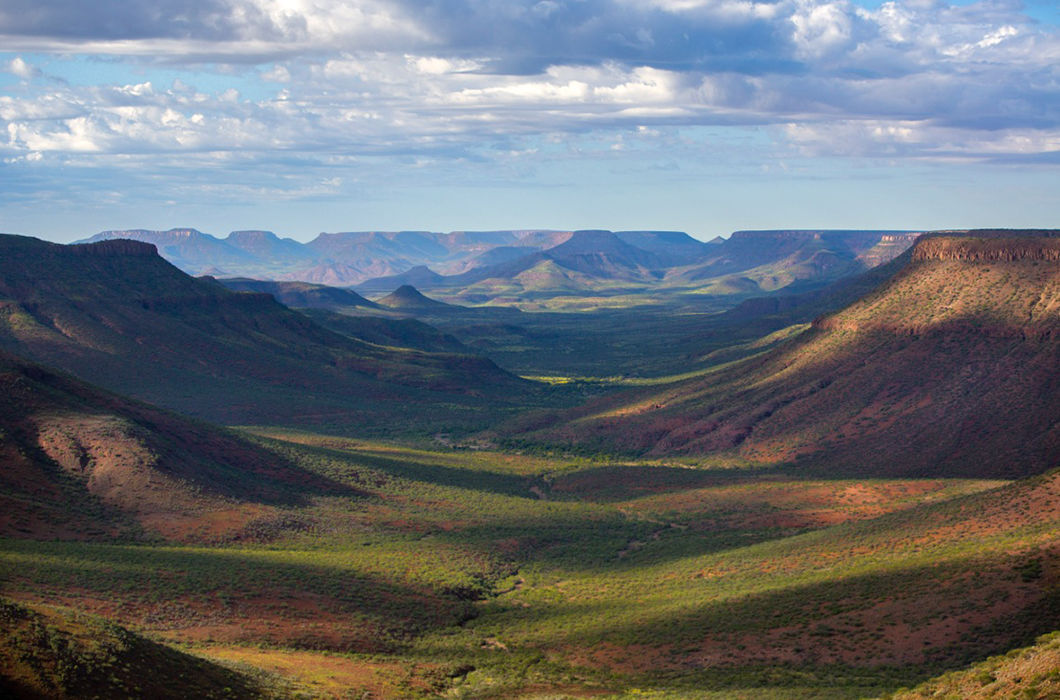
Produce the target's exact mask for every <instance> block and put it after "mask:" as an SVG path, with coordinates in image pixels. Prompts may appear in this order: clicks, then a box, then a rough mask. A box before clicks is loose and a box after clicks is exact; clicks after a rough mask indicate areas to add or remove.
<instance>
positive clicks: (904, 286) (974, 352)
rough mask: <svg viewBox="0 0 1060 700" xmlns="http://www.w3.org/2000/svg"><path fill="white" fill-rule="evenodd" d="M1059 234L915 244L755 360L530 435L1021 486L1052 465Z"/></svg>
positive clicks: (596, 408)
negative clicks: (842, 303) (878, 280)
mask: <svg viewBox="0 0 1060 700" xmlns="http://www.w3.org/2000/svg"><path fill="white" fill-rule="evenodd" d="M1058 263H1060V232H1019V231H1000V232H999V231H973V232H969V233H966V234H951V235H931V236H926V237H923V238H921V239H920V240H919V241H918V243H917V244H916V246H915V248H914V249H913V251H912V253H911V254H910V255H909V257H908V262H907V264H905V265H904V266H903V267H902V268H901V269H900V270H899V271H898V272H897V273H896V274H895V275H894V276H893V277H892V278H891V279H890V280H889V281H888V282H886V283H884V284H882V285H880V286H879V287H877V288H876V289H875V290H874V291H872V292H871V293H869V294H868V296H866V297H864V298H863V299H861V300H859V301H856V302H854V303H853V304H851V305H850V306H848V307H846V308H845V309H843V310H842V311H839V312H838V313H835V314H832V315H829V316H826V317H824V318H821V319H819V320H818V321H816V322H815V323H814V325H813V328H812V329H811V330H810V331H808V332H806V333H804V334H803V335H802V336H801V337H800V338H799V339H798V340H796V341H794V342H792V343H788V344H785V345H782V346H780V347H779V348H777V349H775V350H773V351H771V352H769V353H766V354H765V355H763V356H760V357H756V358H752V359H750V360H746V361H743V362H741V363H738V364H737V365H735V366H732V367H729V368H726V369H723V370H720V371H717V372H714V373H712V374H710V375H708V376H707V377H705V378H699V379H690V380H686V381H683V382H677V383H674V384H671V385H667V386H665V387H657V388H652V389H646V390H643V391H640V392H638V393H636V394H634V395H632V397H630V396H626V397H624V398H615V397H612V398H609V399H605V400H603V401H601V402H598V403H596V404H591V405H590V406H588V407H585V408H584V409H580V410H579V411H576V412H574V413H573V414H571V415H569V416H566V417H565V418H563V419H562V420H561V421H560V422H559V423H557V424H556V425H555V426H554V427H552V428H549V429H546V430H544V431H542V432H540V433H538V434H537V438H539V439H545V440H547V441H550V442H558V443H561V444H563V443H573V444H586V445H594V446H597V447H601V446H610V447H611V448H615V447H618V448H622V449H626V450H632V451H636V452H643V453H647V454H652V455H672V454H700V455H703V454H715V455H722V456H726V458H731V459H738V460H742V461H746V462H750V463H754V464H774V463H788V462H794V463H795V464H797V465H799V466H801V467H803V468H807V469H820V470H825V471H828V472H830V473H844V474H860V475H873V476H897V475H903V476H913V475H916V476H927V475H930V476H943V475H945V476H977V477H1018V476H1023V475H1027V474H1033V473H1037V472H1041V471H1044V470H1045V469H1048V468H1050V467H1052V466H1055V465H1056V464H1057V463H1058V460H1060V423H1058V422H1057V416H1060V316H1058V315H1057V309H1060V265H1058Z"/></svg>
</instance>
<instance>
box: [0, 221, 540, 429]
mask: <svg viewBox="0 0 1060 700" xmlns="http://www.w3.org/2000/svg"><path fill="white" fill-rule="evenodd" d="M0 348H3V349H7V350H8V351H10V352H13V353H15V354H18V355H21V356H23V357H27V358H29V359H32V360H35V361H39V362H42V363H45V364H49V365H52V366H56V367H60V368H63V369H65V370H67V371H69V372H71V373H73V374H76V375H77V376H79V377H81V378H83V379H85V380H87V381H89V382H92V383H94V384H98V385H100V386H104V387H106V388H108V389H111V390H113V391H117V392H119V393H123V394H127V395H130V396H134V397H136V398H139V399H143V400H146V401H149V402H151V403H155V404H158V405H161V406H165V407H167V408H172V409H176V410H180V411H182V412H186V413H189V414H192V415H195V416H199V417H203V418H207V419H209V420H213V421H217V422H223V423H270V422H294V423H299V422H301V423H312V424H320V423H334V424H347V425H350V424H357V425H368V426H372V425H375V426H376V427H387V426H389V425H395V426H405V427H408V426H411V425H415V424H416V423H417V421H419V420H422V419H421V418H416V416H417V415H422V416H423V418H426V417H428V416H429V415H433V416H434V419H440V420H446V416H447V415H450V416H453V415H459V414H462V415H463V418H462V419H473V420H476V421H477V420H481V417H479V416H478V415H477V408H476V407H477V405H478V404H479V403H481V401H482V399H480V398H479V397H481V396H483V395H489V394H497V395H500V396H502V397H504V398H502V402H507V401H509V400H510V402H511V403H506V405H509V406H510V405H513V404H515V403H516V402H518V401H520V400H523V399H526V398H527V396H526V385H525V383H523V382H521V381H519V380H518V379H516V378H514V377H512V376H511V375H509V374H507V373H505V372H503V371H502V370H500V369H499V368H498V367H497V366H496V365H494V364H493V363H492V362H490V361H488V360H485V359H482V358H477V357H471V356H463V355H447V354H436V353H424V352H419V351H415V350H411V349H409V350H400V349H395V348H389V347H388V348H384V347H380V346H377V345H374V344H370V343H366V342H363V341H358V340H355V339H353V338H351V337H348V336H345V335H342V334H339V333H336V332H334V331H330V330H327V329H325V328H323V327H321V326H319V325H317V324H316V323H314V322H313V321H311V320H310V319H309V318H307V317H306V316H304V315H302V314H299V313H296V312H294V311H291V310H289V309H287V308H286V307H284V306H282V305H280V304H279V303H277V302H276V301H275V299H273V298H272V297H271V296H269V295H266V294H248V293H236V292H231V291H229V290H227V289H225V288H224V287H223V286H221V285H219V284H217V283H216V282H213V281H210V280H205V279H203V280H199V279H194V278H191V277H189V276H187V275H186V274H184V273H182V272H180V271H179V270H177V269H176V268H175V267H173V266H172V265H170V264H169V263H167V262H165V261H164V260H162V259H161V258H160V257H158V255H157V254H156V253H155V250H154V248H153V247H152V246H150V245H146V244H143V243H137V242H133V241H123V240H122V241H105V242H102V243H96V244H89V245H75V246H60V245H55V244H50V243H44V242H43V241H38V240H36V239H32V238H25V237H19V236H3V237H0ZM441 404H444V405H446V406H449V407H452V409H453V410H451V411H449V413H448V414H446V413H435V414H428V413H423V412H420V414H417V413H415V409H414V406H423V405H428V406H429V405H441ZM447 410H448V409H447ZM402 416H405V417H404V418H403V417H402ZM410 416H411V417H412V418H413V420H411V421H410V420H408V418H409V417H410ZM462 419H461V418H457V419H456V420H458V422H459V420H462Z"/></svg>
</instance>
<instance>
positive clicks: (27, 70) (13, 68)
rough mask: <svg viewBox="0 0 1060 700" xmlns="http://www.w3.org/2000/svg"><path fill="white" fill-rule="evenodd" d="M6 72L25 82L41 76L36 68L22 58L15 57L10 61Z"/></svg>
mask: <svg viewBox="0 0 1060 700" xmlns="http://www.w3.org/2000/svg"><path fill="white" fill-rule="evenodd" d="M5 70H6V71H7V72H8V73H11V74H12V75H16V76H18V77H19V78H22V79H23V80H29V79H30V78H35V77H37V76H38V75H40V71H39V70H38V69H37V68H35V67H34V66H31V65H30V64H28V63H26V61H25V60H23V58H22V57H21V56H15V57H14V58H12V59H11V60H10V61H8V62H7V65H6V66H5Z"/></svg>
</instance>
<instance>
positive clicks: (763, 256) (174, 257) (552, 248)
mask: <svg viewBox="0 0 1060 700" xmlns="http://www.w3.org/2000/svg"><path fill="white" fill-rule="evenodd" d="M917 235H918V233H917V232H908V231H829V230H778V231H737V232H735V233H733V234H732V236H730V238H728V239H715V240H714V241H712V242H710V243H703V242H701V241H697V240H696V239H694V238H692V237H691V236H688V235H687V234H685V233H682V232H679V231H618V232H615V233H612V232H610V231H594V230H585V231H538V230H511V231H454V232H452V233H435V232H431V231H351V232H340V233H321V234H320V235H318V236H317V237H316V238H315V239H313V240H312V241H310V242H308V243H299V242H297V241H294V240H291V239H289V238H280V237H279V236H277V235H276V234H274V233H272V232H270V231H233V232H232V233H230V234H229V235H228V236H227V237H226V238H216V237H214V236H211V235H209V234H205V233H202V232H200V231H196V230H194V229H172V230H169V231H149V230H145V229H134V230H128V231H105V232H103V233H100V234H97V235H95V236H93V237H92V238H89V239H87V242H93V241H100V240H112V239H114V238H131V239H134V240H140V241H144V242H148V243H153V244H154V245H155V246H156V247H157V248H158V250H159V253H160V254H161V255H162V256H163V257H165V258H166V259H167V260H169V261H171V262H172V263H173V264H175V265H177V266H178V267H180V268H181V269H182V270H184V271H186V272H189V273H190V274H196V275H202V274H209V275H213V276H215V277H247V278H253V279H262V280H283V281H300V282H309V283H314V284H324V285H328V286H333V287H346V286H356V288H357V289H358V290H360V291H362V292H369V293H376V292H385V291H389V290H391V289H394V288H396V287H398V286H401V285H403V284H409V285H412V286H415V287H417V288H418V289H425V290H430V289H453V290H460V289H467V294H466V297H467V298H468V299H472V298H473V299H487V300H488V299H491V298H494V297H497V296H505V297H511V296H513V295H514V296H518V295H519V294H522V293H532V294H544V293H547V291H548V290H547V289H545V288H544V287H543V286H542V285H541V284H540V282H541V281H542V280H547V279H549V278H555V279H562V280H563V285H562V286H561V287H560V288H557V290H556V291H558V292H561V293H573V292H577V291H583V292H594V293H595V292H600V291H606V290H608V289H617V290H619V291H620V292H622V293H625V292H628V291H629V290H630V289H631V287H630V285H633V287H636V286H638V285H639V286H642V287H651V288H652V289H655V290H667V289H668V290H671V291H686V290H702V291H703V292H704V293H708V294H732V293H740V294H742V293H753V292H756V291H757V292H771V291H774V290H777V289H781V288H785V287H789V286H791V285H793V284H799V283H808V284H815V285H818V286H819V285H820V284H822V283H827V282H829V281H832V280H835V279H839V278H840V277H844V276H847V275H851V274H855V273H857V272H860V271H863V270H865V269H867V268H869V267H872V266H875V265H879V264H882V263H884V262H886V261H887V260H890V259H892V258H894V257H895V256H896V255H898V254H900V253H901V252H902V251H903V250H905V249H906V248H908V247H909V246H910V245H912V242H913V240H914V239H915V238H916V236H917ZM546 260H548V261H551V263H552V264H550V265H546V266H545V267H543V268H542V269H541V270H539V271H538V272H535V273H529V277H530V278H531V279H534V280H537V281H538V283H537V284H531V285H530V286H526V285H525V284H524V283H523V279H525V278H520V279H516V278H518V277H519V276H520V275H523V273H528V272H529V271H530V270H532V269H533V268H534V267H535V266H537V265H540V264H542V263H543V262H545V261H546ZM553 265H558V266H559V267H560V268H562V269H563V270H564V271H565V272H559V273H557V272H556V270H554V269H553ZM569 273H576V274H569ZM472 286H474V287H475V289H470V287H472Z"/></svg>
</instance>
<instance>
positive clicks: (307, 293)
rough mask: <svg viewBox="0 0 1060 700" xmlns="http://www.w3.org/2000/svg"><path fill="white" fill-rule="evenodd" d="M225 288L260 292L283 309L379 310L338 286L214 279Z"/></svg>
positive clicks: (373, 304)
mask: <svg viewBox="0 0 1060 700" xmlns="http://www.w3.org/2000/svg"><path fill="white" fill-rule="evenodd" d="M217 281H218V282H219V283H220V284H223V285H224V286H225V287H226V288H228V289H231V290H233V291H236V292H259V293H261V294H270V295H272V297H273V298H274V299H276V301H278V302H280V303H281V304H283V305H284V306H288V307H291V308H295V309H299V308H300V309H335V308H349V307H364V308H367V309H376V308H379V305H378V304H376V303H375V302H372V301H369V300H367V299H365V298H364V297H362V296H361V295H360V294H358V293H357V292H354V291H351V290H349V289H340V288H338V287H328V286H326V285H323V284H310V283H308V282H270V281H265V280H252V279H247V278H245V277H229V278H222V279H218V280H217Z"/></svg>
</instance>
